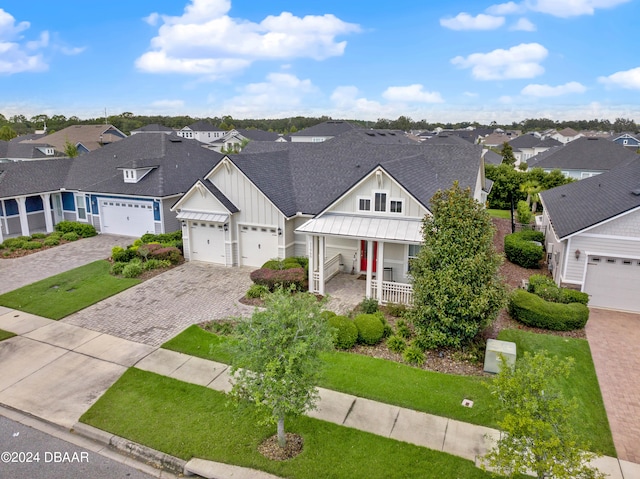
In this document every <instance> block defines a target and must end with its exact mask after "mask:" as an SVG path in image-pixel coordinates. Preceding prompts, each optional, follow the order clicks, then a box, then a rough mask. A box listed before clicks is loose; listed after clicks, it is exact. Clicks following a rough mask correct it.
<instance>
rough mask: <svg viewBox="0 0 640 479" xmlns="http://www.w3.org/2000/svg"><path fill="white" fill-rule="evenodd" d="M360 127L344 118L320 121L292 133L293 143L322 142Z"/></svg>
mask: <svg viewBox="0 0 640 479" xmlns="http://www.w3.org/2000/svg"><path fill="white" fill-rule="evenodd" d="M355 128H358V127H357V126H355V125H353V124H352V123H349V122H348V121H342V120H329V121H325V122H322V123H319V124H317V125H314V126H310V127H309V128H305V129H304V130H300V131H297V132H295V133H291V142H292V143H322V142H323V141H327V140H330V139H331V138H335V137H336V136H339V135H341V134H343V133H345V132H347V131H350V130H353V129H355Z"/></svg>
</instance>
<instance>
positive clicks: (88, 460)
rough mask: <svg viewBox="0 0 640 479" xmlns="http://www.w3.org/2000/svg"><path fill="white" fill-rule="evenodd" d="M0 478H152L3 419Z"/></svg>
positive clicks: (0, 436)
mask: <svg viewBox="0 0 640 479" xmlns="http://www.w3.org/2000/svg"><path fill="white" fill-rule="evenodd" d="M0 477H2V478H6V479H27V478H28V479H87V478H91V479H151V478H152V477H153V476H150V475H148V474H145V473H143V472H141V471H138V470H137V469H134V468H133V467H130V466H127V465H124V464H121V463H119V462H117V461H114V460H112V459H109V458H107V457H104V456H102V455H101V454H99V453H97V452H93V451H89V450H87V449H83V448H82V447H79V446H76V445H75V444H72V443H69V442H67V441H64V440H62V439H58V438H55V437H53V436H50V435H49V434H46V433H44V432H41V431H38V430H37V429H33V428H31V427H29V426H25V425H24V424H20V423H18V422H15V421H12V420H10V419H7V418H5V417H3V416H0Z"/></svg>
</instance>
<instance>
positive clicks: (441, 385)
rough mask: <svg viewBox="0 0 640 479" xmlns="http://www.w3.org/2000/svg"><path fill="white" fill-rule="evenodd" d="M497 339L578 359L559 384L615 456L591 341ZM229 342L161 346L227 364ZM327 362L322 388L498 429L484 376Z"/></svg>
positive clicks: (367, 360) (196, 337)
mask: <svg viewBox="0 0 640 479" xmlns="http://www.w3.org/2000/svg"><path fill="white" fill-rule="evenodd" d="M499 338H500V339H502V340H505V341H513V342H515V343H516V345H517V351H518V356H521V355H522V354H524V352H525V351H529V352H532V353H533V352H534V351H539V350H543V349H544V350H547V351H548V352H549V353H550V354H551V355H557V356H558V357H559V358H565V357H569V356H572V357H574V358H575V360H576V366H575V369H574V371H573V373H572V374H571V377H570V378H569V380H568V381H565V382H563V383H561V387H562V389H563V393H564V394H565V396H566V397H576V398H577V400H578V404H579V405H580V407H579V409H578V410H577V411H576V416H575V417H574V418H573V420H572V423H573V425H574V427H575V430H576V432H577V433H578V434H579V435H580V436H581V437H585V438H588V440H589V443H590V444H591V448H592V450H593V451H595V452H599V453H601V454H605V455H608V456H613V457H615V456H616V452H615V447H614V445H613V439H612V436H611V430H610V429H609V423H608V420H607V415H606V411H605V409H604V403H603V401H602V395H601V394H600V388H599V385H598V380H597V377H596V374H595V368H594V366H593V360H592V359H591V351H590V349H589V344H588V343H587V341H585V340H582V339H573V338H564V337H560V336H553V335H549V334H535V333H528V332H525V331H519V330H504V331H502V332H501V333H500V336H499ZM230 341H231V339H230V338H229V337H227V336H219V335H216V334H213V333H210V332H208V331H205V330H203V329H202V328H200V327H199V326H197V325H193V326H190V327H188V328H187V329H185V330H184V331H183V332H182V333H180V334H178V335H177V336H176V337H175V338H173V339H171V340H169V341H167V342H166V343H165V344H163V345H162V347H163V348H165V349H170V350H173V351H177V352H181V353H184V354H188V355H191V356H197V357H200V358H204V359H209V360H212V361H217V362H221V363H226V364H229V363H230V362H231V352H230V347H229V343H230ZM323 358H324V360H325V362H326V369H325V371H324V374H323V378H322V380H321V381H320V383H319V384H318V386H321V387H325V388H327V389H333V390H335V391H340V392H344V393H347V394H353V395H355V396H359V397H364V398H367V399H372V400H375V401H380V402H384V403H387V404H393V405H397V406H401V407H406V408H409V409H413V410H416V411H422V412H426V413H429V414H434V415H437V416H444V417H448V418H451V419H456V420H458V421H463V422H469V423H472V424H477V425H480V426H487V427H492V428H496V427H497V423H498V420H499V417H498V416H497V414H496V408H497V401H496V400H495V399H494V398H493V397H492V396H491V394H490V392H489V389H488V388H486V387H485V385H484V384H483V383H485V382H486V381H487V379H486V378H481V377H472V376H458V375H452V374H443V373H437V372H433V371H425V370H423V369H419V368H414V367H411V366H408V365H406V364H400V363H396V362H393V361H388V360H384V359H378V358H372V357H369V356H364V355H358V354H354V353H347V352H338V351H335V352H331V353H326V354H325V355H324V356H323ZM463 399H471V400H472V401H474V405H473V408H466V407H463V406H462V405H461V403H462V400H463Z"/></svg>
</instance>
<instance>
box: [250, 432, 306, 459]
mask: <svg viewBox="0 0 640 479" xmlns="http://www.w3.org/2000/svg"><path fill="white" fill-rule="evenodd" d="M285 436H286V438H287V443H286V445H285V446H284V447H280V446H279V445H278V435H277V434H274V435H273V436H271V437H269V438H267V439H265V440H264V442H263V443H262V444H260V445H259V446H258V452H259V453H260V454H262V455H263V456H264V457H266V458H267V459H271V460H273V461H286V460H287V459H291V458H293V457H296V456H297V455H298V454H300V453H301V452H302V446H303V445H304V441H303V439H302V436H300V435H298V434H293V433H291V432H287V433H285Z"/></svg>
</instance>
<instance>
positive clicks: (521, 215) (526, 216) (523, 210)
mask: <svg viewBox="0 0 640 479" xmlns="http://www.w3.org/2000/svg"><path fill="white" fill-rule="evenodd" d="M532 219H533V213H531V210H530V209H529V203H527V202H526V201H524V200H520V201H518V207H517V209H516V220H517V221H518V223H520V224H521V225H528V224H529V223H531V220H532Z"/></svg>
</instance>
